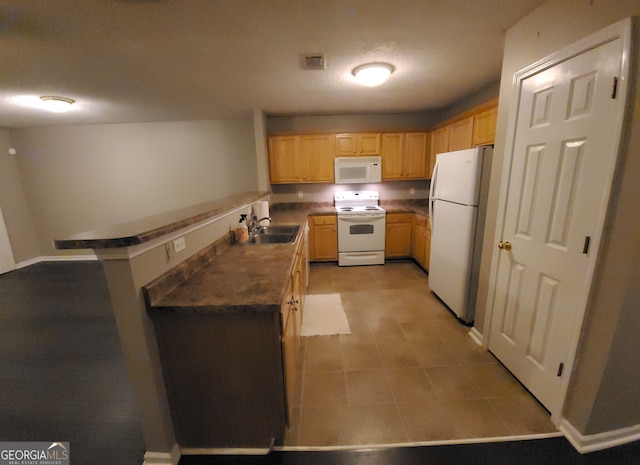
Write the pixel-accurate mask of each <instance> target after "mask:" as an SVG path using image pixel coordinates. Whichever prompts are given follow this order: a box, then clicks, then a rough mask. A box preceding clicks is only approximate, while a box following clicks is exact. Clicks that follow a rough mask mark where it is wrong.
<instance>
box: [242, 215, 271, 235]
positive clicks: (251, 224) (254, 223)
mask: <svg viewBox="0 0 640 465" xmlns="http://www.w3.org/2000/svg"><path fill="white" fill-rule="evenodd" d="M264 220H269V223H271V218H270V217H268V216H265V217H264V218H260V219H258V217H257V216H256V215H254V216H252V217H251V218H249V220H248V221H247V229H248V230H249V234H251V233H254V232H256V231H258V230H259V229H260V228H261V227H262V226H261V225H260V223H261V222H263V221H264Z"/></svg>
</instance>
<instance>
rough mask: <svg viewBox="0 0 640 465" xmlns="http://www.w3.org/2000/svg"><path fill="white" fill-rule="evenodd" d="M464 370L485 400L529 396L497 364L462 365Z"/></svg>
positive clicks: (509, 374)
mask: <svg viewBox="0 0 640 465" xmlns="http://www.w3.org/2000/svg"><path fill="white" fill-rule="evenodd" d="M464 369H465V371H466V372H467V374H468V375H469V376H470V377H471V379H472V380H473V382H474V383H475V385H476V386H477V387H478V389H480V392H482V394H483V395H484V397H486V398H495V397H529V396H530V394H529V393H528V392H527V390H526V389H525V388H524V387H522V385H521V384H520V383H518V381H516V379H515V378H514V377H513V375H512V374H511V373H509V371H508V370H507V369H506V368H505V367H503V366H502V365H500V364H499V363H497V362H496V363H480V364H473V365H464Z"/></svg>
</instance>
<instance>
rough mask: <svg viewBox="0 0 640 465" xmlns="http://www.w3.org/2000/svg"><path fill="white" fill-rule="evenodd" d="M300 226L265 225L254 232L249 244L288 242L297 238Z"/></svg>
mask: <svg viewBox="0 0 640 465" xmlns="http://www.w3.org/2000/svg"><path fill="white" fill-rule="evenodd" d="M298 231H300V226H287V225H277V226H263V227H261V228H260V229H258V230H256V231H254V232H252V233H251V234H250V236H249V242H248V243H249V244H288V243H290V242H293V241H295V240H296V237H297V236H298Z"/></svg>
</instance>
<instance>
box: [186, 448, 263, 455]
mask: <svg viewBox="0 0 640 465" xmlns="http://www.w3.org/2000/svg"><path fill="white" fill-rule="evenodd" d="M270 451H271V449H270V448H269V447H265V448H258V447H255V448H254V447H213V448H200V447H184V448H183V449H182V455H267V454H268V453H269V452H270Z"/></svg>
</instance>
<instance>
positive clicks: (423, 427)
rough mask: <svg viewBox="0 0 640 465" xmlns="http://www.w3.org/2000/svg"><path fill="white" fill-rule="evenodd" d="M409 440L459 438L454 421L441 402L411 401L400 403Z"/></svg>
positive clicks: (399, 406) (399, 407)
mask: <svg viewBox="0 0 640 465" xmlns="http://www.w3.org/2000/svg"><path fill="white" fill-rule="evenodd" d="M398 409H399V410H400V415H401V417H402V423H403V425H404V428H405V431H406V432H407V437H408V438H409V441H414V442H420V441H444V440H450V439H459V438H460V435H461V433H460V432H459V431H457V430H456V426H455V425H454V423H453V421H452V420H451V419H450V418H448V416H447V412H446V411H443V409H442V407H441V406H440V404H439V403H433V402H410V403H404V404H398Z"/></svg>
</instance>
